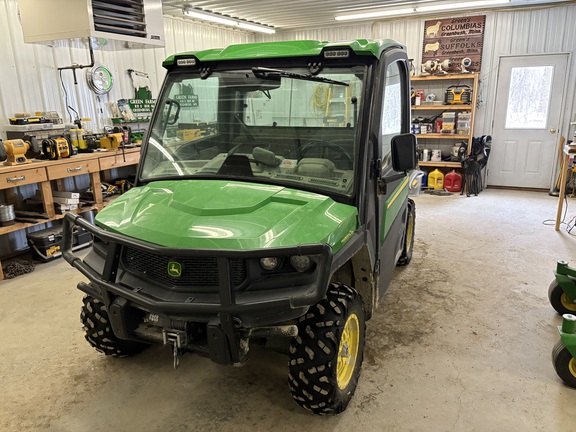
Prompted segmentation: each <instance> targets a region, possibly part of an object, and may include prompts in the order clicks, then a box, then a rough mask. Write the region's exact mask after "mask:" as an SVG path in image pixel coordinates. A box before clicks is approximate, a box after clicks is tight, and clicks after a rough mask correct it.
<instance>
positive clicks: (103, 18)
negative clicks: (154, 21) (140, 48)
mask: <svg viewBox="0 0 576 432" xmlns="http://www.w3.org/2000/svg"><path fill="white" fill-rule="evenodd" d="M92 14H93V16H94V29H95V30H96V31H103V32H108V33H115V34H121V35H128V36H136V37H144V38H145V37H146V22H145V16H144V1H143V0H100V1H98V0H92Z"/></svg>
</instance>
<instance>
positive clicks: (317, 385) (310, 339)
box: [288, 283, 366, 415]
mask: <svg viewBox="0 0 576 432" xmlns="http://www.w3.org/2000/svg"><path fill="white" fill-rule="evenodd" d="M365 333H366V324H365V318H364V307H363V304H362V298H361V297H360V295H359V294H358V293H357V292H356V290H354V289H352V288H350V287H348V286H346V285H343V284H335V283H333V284H331V285H330V288H329V289H328V294H327V297H326V298H325V299H324V300H322V301H320V302H319V303H317V304H316V305H314V306H313V307H311V308H310V310H309V311H308V313H307V314H306V315H304V316H303V317H301V318H300V320H299V321H298V336H297V337H295V338H293V339H292V343H291V344H290V361H289V367H290V374H289V376H288V385H289V387H290V392H291V393H292V397H293V398H294V400H295V401H296V403H297V404H298V405H300V406H301V407H302V408H304V409H306V410H308V411H311V412H313V413H314V414H320V415H330V414H338V413H340V412H342V411H344V410H345V409H346V407H347V406H348V403H349V402H350V400H351V399H352V396H353V395H354V391H355V390H356V386H357V385H358V378H359V377H360V370H361V367H362V360H363V354H364V344H365Z"/></svg>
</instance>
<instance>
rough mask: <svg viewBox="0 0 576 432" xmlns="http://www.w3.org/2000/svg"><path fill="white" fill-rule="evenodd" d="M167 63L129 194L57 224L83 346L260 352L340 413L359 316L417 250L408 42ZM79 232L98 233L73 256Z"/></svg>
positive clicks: (309, 405)
mask: <svg viewBox="0 0 576 432" xmlns="http://www.w3.org/2000/svg"><path fill="white" fill-rule="evenodd" d="M163 66H164V67H165V68H166V69H167V75H166V78H165V81H164V84H163V86H162V89H161V92H160V95H159V97H158V100H157V104H156V107H155V110H154V113H153V115H152V119H151V123H150V128H149V130H148V132H147V134H146V136H145V139H144V141H143V144H142V153H141V161H140V164H139V166H138V170H137V174H136V177H137V178H136V182H135V187H134V188H132V189H131V190H129V191H128V192H126V193H125V194H123V195H122V196H121V197H119V198H118V199H116V200H115V201H113V202H112V203H110V204H108V205H107V206H106V208H105V209H103V210H102V211H101V212H100V213H98V215H97V216H96V218H95V223H94V224H91V223H89V222H88V221H86V220H85V219H83V218H80V217H78V216H77V215H74V214H71V213H69V214H67V215H66V217H65V219H64V239H63V249H64V257H65V259H66V260H67V261H68V262H69V263H70V264H71V265H72V266H74V267H75V268H77V269H78V270H79V271H80V272H81V273H82V274H83V275H84V276H86V278H88V280H89V283H85V282H80V283H79V284H78V288H79V289H80V290H81V291H83V292H84V293H86V297H85V298H84V304H83V307H82V313H81V320H82V323H83V324H84V329H85V332H86V339H87V341H88V342H89V343H90V344H91V345H92V346H93V347H94V348H96V349H97V350H98V351H101V352H102V353H104V354H106V355H111V356H118V357H120V356H129V355H134V354H137V353H139V352H141V351H142V350H144V349H146V348H147V347H148V346H150V344H153V343H158V344H164V345H168V346H169V347H170V349H171V353H172V354H173V360H174V365H175V366H177V364H178V361H179V358H180V356H181V355H182V354H184V353H186V352H194V353H198V354H201V355H204V356H207V357H209V358H210V359H211V360H213V361H214V362H216V363H219V364H224V365H242V364H243V363H244V362H245V361H246V360H247V358H248V354H249V352H250V348H251V346H253V344H261V345H267V346H269V347H271V348H275V349H278V350H282V351H283V352H286V353H287V355H288V356H289V361H288V366H289V374H288V384H289V388H290V391H291V393H292V397H293V398H294V400H295V401H296V402H297V403H298V404H299V405H300V406H302V407H303V408H305V409H307V410H309V411H311V412H313V413H316V414H336V413H339V412H342V411H344V410H345V409H346V406H347V405H348V403H349V402H350V400H351V398H352V395H353V394H354V391H355V389H356V386H357V383H358V378H359V375H360V369H361V365H362V359H363V351H364V344H365V334H366V333H365V327H366V325H365V323H366V321H367V320H368V319H370V317H371V316H372V315H373V313H374V311H375V309H376V307H377V305H378V303H379V301H380V300H381V299H382V297H383V295H384V293H385V291H386V289H387V287H388V285H389V283H390V280H391V278H392V274H393V272H394V268H395V266H396V265H405V264H408V263H409V262H410V259H411V257H412V249H413V245H414V225H415V215H416V209H415V205H414V202H413V201H412V200H411V199H410V198H409V191H410V188H411V181H410V179H411V175H413V173H414V169H415V168H416V166H417V156H416V139H415V137H414V135H411V134H410V133H409V130H410V123H411V120H410V82H409V81H410V78H409V62H408V58H407V55H406V50H405V48H404V47H403V46H402V45H401V44H399V43H398V42H395V41H391V40H377V41H376V40H372V41H369V40H356V41H352V42H347V43H327V42H318V41H293V42H272V43H255V44H244V45H233V46H229V47H227V48H225V49H213V50H206V51H199V52H186V53H182V54H176V55H173V56H170V57H169V58H168V59H166V60H165V61H164V63H163ZM75 225H78V226H80V227H83V228H85V229H86V230H88V231H89V232H90V233H92V234H93V236H94V243H93V248H92V250H91V251H90V252H89V254H88V255H86V257H85V258H84V259H80V258H79V257H77V256H75V255H74V254H73V253H72V251H71V244H72V240H71V239H72V237H71V235H72V231H73V229H74V226H75Z"/></svg>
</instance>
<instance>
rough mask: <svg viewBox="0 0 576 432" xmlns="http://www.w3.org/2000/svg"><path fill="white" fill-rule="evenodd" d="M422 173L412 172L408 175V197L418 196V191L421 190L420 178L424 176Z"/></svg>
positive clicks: (418, 171)
mask: <svg viewBox="0 0 576 432" xmlns="http://www.w3.org/2000/svg"><path fill="white" fill-rule="evenodd" d="M424 174H425V173H424V171H420V170H414V171H412V173H411V174H410V183H409V191H408V195H410V196H418V195H420V190H421V189H422V177H423V176H424Z"/></svg>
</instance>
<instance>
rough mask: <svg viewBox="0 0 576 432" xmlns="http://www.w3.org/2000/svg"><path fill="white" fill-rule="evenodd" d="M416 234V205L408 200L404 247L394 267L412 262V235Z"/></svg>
mask: <svg viewBox="0 0 576 432" xmlns="http://www.w3.org/2000/svg"><path fill="white" fill-rule="evenodd" d="M415 232H416V203H415V202H414V200H412V199H410V198H408V220H407V221H406V233H405V234H404V246H403V249H402V255H400V258H399V259H398V262H397V263H396V265H398V266H405V265H408V264H409V263H410V260H412V252H413V250H414V233H415Z"/></svg>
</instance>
